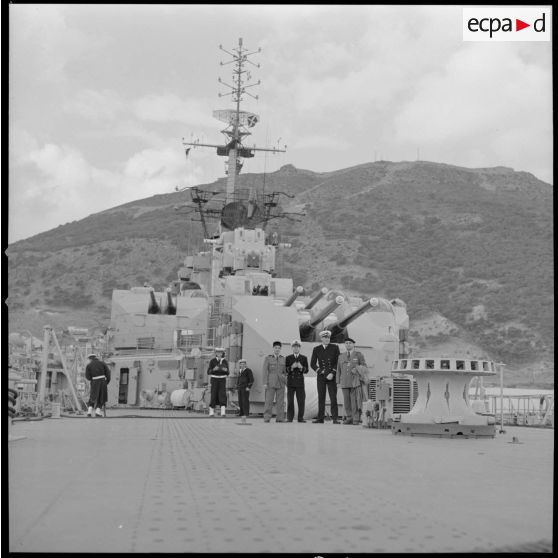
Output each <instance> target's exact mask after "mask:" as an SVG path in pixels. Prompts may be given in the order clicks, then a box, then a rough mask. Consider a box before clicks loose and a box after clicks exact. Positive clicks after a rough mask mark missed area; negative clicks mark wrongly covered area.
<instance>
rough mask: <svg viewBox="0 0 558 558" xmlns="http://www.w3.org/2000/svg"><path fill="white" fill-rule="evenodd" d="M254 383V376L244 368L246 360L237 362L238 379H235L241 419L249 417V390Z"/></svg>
mask: <svg viewBox="0 0 558 558" xmlns="http://www.w3.org/2000/svg"><path fill="white" fill-rule="evenodd" d="M253 383H254V374H253V372H252V370H251V369H250V368H247V366H246V359H244V358H241V359H240V360H239V361H238V377H237V379H236V389H237V391H238V407H239V411H240V412H239V416H240V418H241V420H242V422H244V420H243V419H245V417H247V416H249V415H250V388H251V387H252V384H253Z"/></svg>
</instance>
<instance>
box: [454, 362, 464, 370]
mask: <svg viewBox="0 0 558 558" xmlns="http://www.w3.org/2000/svg"><path fill="white" fill-rule="evenodd" d="M455 368H456V369H457V370H465V361H463V360H456V361H455Z"/></svg>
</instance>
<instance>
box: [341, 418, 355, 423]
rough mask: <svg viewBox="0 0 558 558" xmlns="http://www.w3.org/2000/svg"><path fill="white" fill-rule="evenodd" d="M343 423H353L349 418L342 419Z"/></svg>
mask: <svg viewBox="0 0 558 558" xmlns="http://www.w3.org/2000/svg"><path fill="white" fill-rule="evenodd" d="M343 424H353V421H352V420H351V419H349V420H344V421H343Z"/></svg>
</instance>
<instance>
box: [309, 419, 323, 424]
mask: <svg viewBox="0 0 558 558" xmlns="http://www.w3.org/2000/svg"><path fill="white" fill-rule="evenodd" d="M323 423H324V421H323V419H316V420H313V421H312V424H323Z"/></svg>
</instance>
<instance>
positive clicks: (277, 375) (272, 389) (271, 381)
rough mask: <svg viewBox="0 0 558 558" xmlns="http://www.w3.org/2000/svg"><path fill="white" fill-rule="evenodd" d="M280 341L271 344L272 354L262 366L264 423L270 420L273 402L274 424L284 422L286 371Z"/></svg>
mask: <svg viewBox="0 0 558 558" xmlns="http://www.w3.org/2000/svg"><path fill="white" fill-rule="evenodd" d="M281 347H282V343H281V341H274V342H273V354H272V355H267V356H266V357H265V359H264V363H263V366H262V379H263V387H264V390H265V405H264V422H269V421H270V420H271V410H272V408H273V401H274V400H275V405H276V409H277V417H276V418H275V422H285V386H286V385H287V369H286V367H285V357H284V356H283V355H282V354H280V353H281Z"/></svg>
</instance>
